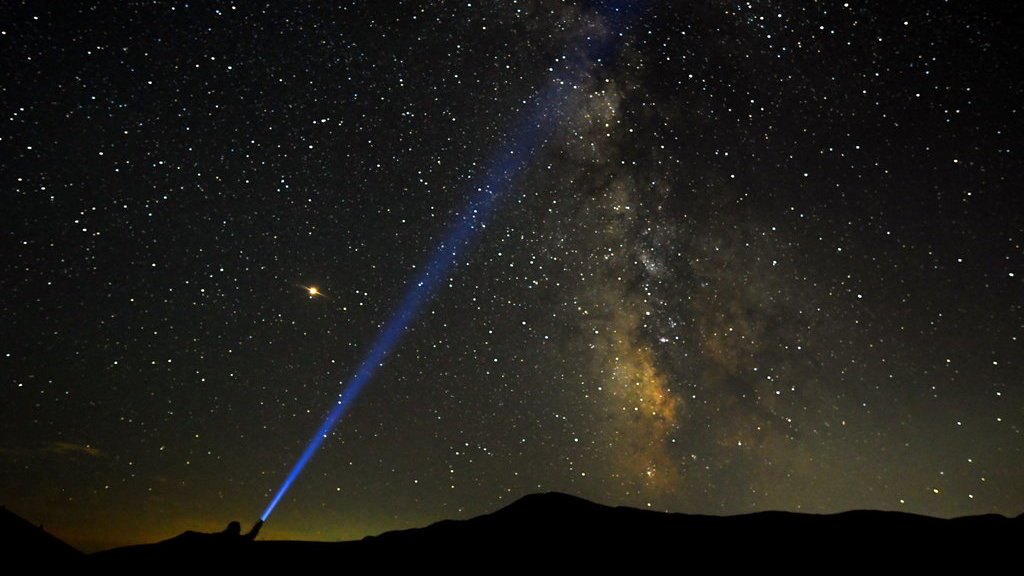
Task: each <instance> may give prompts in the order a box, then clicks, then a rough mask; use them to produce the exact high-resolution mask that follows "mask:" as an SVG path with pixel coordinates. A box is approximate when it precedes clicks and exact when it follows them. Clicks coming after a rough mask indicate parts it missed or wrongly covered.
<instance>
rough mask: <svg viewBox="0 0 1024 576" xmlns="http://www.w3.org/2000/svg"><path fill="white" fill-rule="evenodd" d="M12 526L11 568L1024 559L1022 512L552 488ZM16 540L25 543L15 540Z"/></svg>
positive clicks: (985, 562) (716, 565)
mask: <svg viewBox="0 0 1024 576" xmlns="http://www.w3.org/2000/svg"><path fill="white" fill-rule="evenodd" d="M4 512H5V515H10V516H13V515H12V514H10V513H7V512H6V510H5V511H4ZM19 520H20V519H19ZM21 522H24V521H23V520H22V521H21ZM9 523H10V522H9V520H8V519H5V521H4V524H5V528H4V532H5V533H4V538H3V541H4V542H5V546H4V547H5V548H9V549H8V550H5V551H4V553H3V557H4V558H5V559H6V560H7V562H8V564H9V565H12V562H14V563H15V564H13V565H20V564H21V562H20V560H19V559H24V560H25V561H27V562H29V566H33V565H34V566H38V567H45V566H52V565H63V566H66V567H69V568H76V567H87V568H93V569H100V570H102V571H104V572H127V571H132V572H147V571H151V570H154V569H158V571H160V572H164V571H165V570H166V569H172V570H175V571H183V570H189V571H191V570H204V569H208V568H214V569H231V570H237V569H258V570H261V571H262V570H271V569H277V568H280V569H284V570H288V571H289V572H294V571H296V570H306V569H309V570H315V569H320V568H329V569H330V571H331V572H335V573H336V572H345V571H351V570H364V569H373V570H379V569H384V570H390V569H402V570H403V571H405V570H422V569H429V570H431V571H433V570H436V569H444V570H447V571H456V572H460V573H467V572H470V571H472V572H492V571H495V570H497V571H504V570H505V569H509V568H514V569H519V570H524V569H526V570H532V569H539V570H547V569H552V568H560V569H572V570H573V571H574V572H576V571H579V570H581V569H583V570H591V569H597V570H601V571H607V570H609V569H614V570H620V569H621V570H630V571H645V570H658V571H662V570H670V571H672V572H690V573H693V572H694V571H700V572H703V571H705V570H712V569H714V570H726V571H732V570H736V569H741V570H752V569H758V570H760V569H766V568H772V569H786V570H789V571H798V572H805V573H806V572H812V571H814V572H820V571H825V572H835V571H842V572H846V571H848V570H849V569H851V568H853V569H858V570H871V571H876V570H881V571H886V572H888V571H891V570H914V571H915V572H917V571H919V570H922V569H937V568H941V569H944V571H945V570H950V569H973V570H980V569H999V571H1001V572H1002V571H1009V572H1011V573H1012V572H1016V571H1017V570H1018V569H1019V563H1020V562H1019V558H1020V550H1021V549H1022V547H1024V515H1021V516H1018V517H1016V518H1006V517H1003V516H998V515H986V516H973V517H966V518H956V519H952V520H948V519H937V518H930V517H927V516H917V515H913V514H903V513H898V512H877V511H853V512H845V513H842V514H832V515H810V514H793V513H785V512H764V513H758V514H749V515H744V516H730V517H718V516H695V515H687V514H665V513H660V512H649V511H644V510H636V509H633V508H612V507H608V506H602V505H599V504H594V503H592V502H589V501H586V500H583V499H580V498H576V497H573V496H567V495H564V494H556V493H551V494H535V495H531V496H526V497H524V498H522V499H521V500H519V501H517V502H515V503H513V504H511V505H509V506H508V507H506V508H503V509H501V510H498V511H497V512H494V513H492V514H487V515H484V516H480V517H477V518H473V519H470V520H463V521H451V520H446V521H442V522H438V523H436V524H433V525H431V526H428V527H425V528H417V529H412V530H402V531H396V532H388V533H385V534H382V535H380V536H372V537H367V538H364V539H363V540H359V541H352V542H336V543H326V542H290V541H266V540H256V541H253V542H250V541H245V540H242V539H240V538H237V537H227V536H225V535H222V534H213V535H211V534H199V533H195V532H186V533H184V534H182V535H180V536H177V537H175V538H171V539H170V540H165V541H163V542H159V543H156V544H147V545H141V546H129V547H125V548H117V549H114V550H108V551H105V552H99V553H96V554H91V555H84V554H80V553H78V552H77V551H75V550H74V549H73V548H71V547H70V546H67V545H66V544H63V543H62V542H60V541H59V540H57V539H55V538H53V537H52V536H49V535H46V534H45V533H43V532H42V531H41V530H40V529H38V528H35V527H32V526H31V525H30V524H28V523H27V522H24V524H25V525H27V526H28V527H29V528H30V529H31V530H29V531H28V532H25V534H27V536H25V535H24V534H23V535H22V536H17V535H16V534H15V533H14V532H13V531H12V529H9V527H8V526H7V525H8V524H9ZM22 529H24V526H22ZM19 537H21V538H24V539H25V541H24V542H23V543H20V544H18V543H16V542H14V540H12V539H14V538H19Z"/></svg>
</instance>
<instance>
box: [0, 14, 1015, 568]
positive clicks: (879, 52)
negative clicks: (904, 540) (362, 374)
mask: <svg viewBox="0 0 1024 576" xmlns="http://www.w3.org/2000/svg"><path fill="white" fill-rule="evenodd" d="M1021 24H1022V22H1021V17H1020V15H1019V10H1018V9H1017V8H1015V7H1014V6H1013V5H1012V3H1009V2H985V1H981V0H963V1H940V0H932V1H927V2H926V1H911V2H895V3H894V2H885V1H882V0H876V1H868V2H855V1H850V2H841V1H819V2H812V1H802V0H781V1H758V2H738V3H737V2H720V1H717V0H712V1H710V2H666V1H663V2H653V1H652V2H634V3H627V2H617V3H612V2H592V3H580V2H569V1H555V0H532V1H514V0H508V1H498V0H493V1H478V0H462V1H460V2H431V3H425V2H339V3H337V5H335V6H329V7H328V6H326V5H321V4H319V3H318V4H315V5H314V4H313V3H309V4H306V3H297V2H274V3H268V4H264V3H258V2H242V1H240V2H237V3H235V4H232V3H227V2H215V3H207V2H195V3H191V4H189V3H180V2H145V3H144V2H132V3H128V2H120V1H110V2H103V3H99V4H96V3H85V2H82V3H63V2H61V3H57V2H4V3H3V7H2V8H0V104H2V117H0V121H2V129H0V185H2V192H3V205H2V206H3V207H2V210H0V222H2V232H3V235H2V243H0V266H2V274H0V287H2V290H0V294H2V298H0V311H2V314H3V322H2V323H0V330H2V331H0V346H2V349H0V367H2V371H0V374H2V388H0V503H2V504H4V505H6V506H7V507H8V508H10V509H11V510H13V511H14V512H16V513H18V514H20V515H22V516H25V517H26V518H28V519H29V520H31V521H32V522H34V523H37V524H39V523H41V524H44V525H45V527H46V528H47V529H48V530H49V531H51V532H53V533H55V534H57V535H58V536H60V537H63V538H65V539H67V540H68V541H69V542H70V543H72V544H74V545H78V546H81V547H83V548H85V549H89V550H92V549H97V548H104V547H110V546H114V545H120V544H126V543H135V542H142V541H154V540H157V539H162V538H168V537H171V536H173V535H175V534H177V533H179V532H181V531H183V530H185V529H196V530H205V531H212V530H220V529H222V528H223V527H224V525H225V524H226V523H227V522H228V521H229V520H232V519H239V520H242V521H243V523H244V524H250V523H251V522H253V521H255V520H256V519H257V517H258V516H259V514H260V512H261V511H262V510H263V509H264V507H266V505H267V504H268V502H269V500H270V499H271V497H272V496H273V494H274V493H275V491H276V490H277V488H278V487H279V486H280V484H281V482H282V481H283V480H284V478H285V476H286V475H287V473H288V471H289V469H290V468H291V466H292V465H293V464H294V462H295V461H296V459H297V458H298V456H299V455H300V453H301V452H302V451H303V450H304V449H305V447H306V445H307V443H308V442H309V440H310V438H311V436H313V434H314V433H315V431H316V430H317V428H318V427H319V426H320V424H321V422H322V420H323V417H324V415H325V414H327V412H328V411H329V410H330V409H331V407H332V405H333V404H334V403H335V402H336V401H337V398H338V394H339V393H340V392H341V391H342V389H343V387H344V386H345V383H346V382H347V381H348V380H349V378H350V377H351V376H352V374H353V373H354V372H355V371H356V369H357V368H358V367H359V365H360V363H361V361H362V360H363V358H364V356H365V355H366V354H367V352H368V350H369V349H370V347H371V346H372V345H373V343H374V341H375V339H376V338H377V336H378V334H379V333H380V331H381V328H382V326H384V325H385V324H386V323H387V322H388V320H389V319H390V318H391V317H392V314H393V313H394V311H395V309H396V308H397V307H398V306H399V302H400V301H401V300H402V298H403V297H404V296H405V295H406V294H407V290H408V289H409V287H410V285H414V284H415V283H416V282H417V280H416V279H417V278H418V277H420V274H422V273H423V271H424V269H425V267H427V266H428V262H429V261H430V260H431V258H432V257H433V255H434V254H435V253H436V251H437V250H438V245H439V244H440V243H442V242H444V240H445V238H446V237H447V236H448V235H449V233H450V231H451V230H453V229H459V227H460V226H467V222H469V220H472V222H471V224H472V233H471V235H470V237H469V239H468V241H467V242H466V243H465V244H462V245H459V246H458V249H457V250H456V252H457V258H456V262H455V265H454V267H453V268H451V269H450V270H447V271H446V272H445V273H444V278H443V280H442V281H441V282H440V285H439V286H438V290H437V291H436V292H435V293H434V294H433V296H432V297H431V298H430V299H429V300H428V301H426V302H425V303H424V306H423V308H422V310H421V311H420V313H419V314H418V315H416V316H415V318H414V319H413V320H412V322H411V323H410V325H409V326H408V329H407V330H405V331H404V334H403V336H402V338H401V340H400V341H399V342H398V345H397V346H396V347H395V348H394V350H393V351H392V352H391V354H390V356H388V357H387V359H386V360H385V362H384V363H383V366H382V367H380V369H379V370H378V371H377V372H376V374H375V375H374V377H373V379H372V381H370V382H369V383H368V384H367V385H366V387H365V389H364V390H363V391H362V394H361V395H360V396H359V397H358V399H357V400H356V401H355V402H354V403H353V404H352V406H351V409H350V410H349V411H348V413H347V414H346V415H345V416H344V418H343V419H342V421H341V422H340V424H339V425H338V427H337V428H336V429H334V431H333V432H332V433H331V434H329V435H328V437H327V439H326V441H325V442H324V444H323V447H322V448H321V449H320V451H319V452H318V453H317V454H316V457H315V458H314V459H313V460H312V462H311V464H310V465H309V467H308V468H307V469H306V470H305V472H304V474H303V475H302V476H301V477H299V479H298V480H297V481H296V483H295V484H294V486H293V487H292V489H291V491H290V492H288V493H287V494H286V496H285V497H284V498H283V499H282V500H281V503H280V505H279V506H278V508H277V509H276V511H275V512H274V513H273V515H272V516H271V517H270V519H269V521H268V523H267V525H266V527H265V528H264V531H263V532H262V534H261V536H264V537H267V538H303V539H318V540H339V539H350V538H359V537H362V536H364V535H367V534H375V533H379V532H382V531H385V530H389V529H396V528H404V527H412V526H419V525H425V524H427V523H430V522H433V521H436V520H440V519H444V518H468V517H471V516H474V515H478V514H482V513H485V512H489V511H492V510H495V509H497V508H499V507H501V506H503V505H506V504H508V503H510V502H512V501H513V500H515V499H516V498H518V497H520V496H523V495H525V494H528V493H531V492H538V491H550V490H558V491H564V492H569V493H573V494H577V495H580V496H583V497H586V498H589V499H592V500H595V501H598V502H602V503H606V504H614V505H629V506H637V507H650V508H652V509H656V510H668V511H676V512H689V513H708V514H739V513H746V512H752V511H757V510H768V509H779V510H792V511H804V512H838V511H843V510H848V509H856V508H873V509H884V510H903V511H909V512H916V513H923V514H930V515H937V516H958V515H967V514H981V513H989V512H996V513H1001V514H1005V515H1017V514H1020V513H1021V512H1024V433H1022V431H1024V381H1022V376H1021V374H1022V363H1024V308H1022V306H1024V285H1022V281H1024V251H1022V247H1021V246H1022V242H1024V196H1022V193H1024V188H1022V185H1024V182H1022V174H1024V163H1022V162H1021V156H1020V155H1021V148H1022V144H1024V142H1022V128H1024V126H1022V118H1021V115H1022V112H1021V109H1020V108H1021V106H1022V102H1024V76H1022V73H1021V72H1020V70H1019V69H1018V68H1017V65H1018V64H1019V59H1020V54H1021V53H1024V46H1022V45H1021V40H1020V39H1021V36H1020V33H1019V32H1020V30H1021ZM529 141H533V142H534V143H533V144H530V145H528V144H526V143H525V142H529ZM507 157H513V158H514V159H515V162H506V161H505V160H504V159H505V158H507ZM495 174H497V176H499V178H495V176H494V175H495ZM481 190H483V191H484V192H485V193H486V194H489V195H490V197H493V201H494V202H495V204H494V207H493V211H492V212H491V213H490V214H489V215H487V214H477V215H472V214H471V215H470V216H472V217H471V218H468V217H467V216H466V211H467V205H470V204H471V203H472V202H474V199H475V198H477V197H478V196H479V194H480V192H481ZM467 218H468V219H467ZM311 288H316V291H315V293H313V292H311V290H310V289H311Z"/></svg>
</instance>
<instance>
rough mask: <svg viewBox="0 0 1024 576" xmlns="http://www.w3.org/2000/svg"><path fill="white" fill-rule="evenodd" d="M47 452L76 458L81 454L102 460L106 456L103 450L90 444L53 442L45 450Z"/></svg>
mask: <svg viewBox="0 0 1024 576" xmlns="http://www.w3.org/2000/svg"><path fill="white" fill-rule="evenodd" d="M44 449H45V451H46V452H49V453H51V454H58V455H60V456H76V455H79V454H82V455H85V456H92V457H94V458H102V457H103V456H105V454H104V453H103V451H102V450H100V449H99V448H96V447H94V446H90V445H89V444H75V443H73V442H59V441H56V442H51V443H49V444H47V445H46V447H45V448H44Z"/></svg>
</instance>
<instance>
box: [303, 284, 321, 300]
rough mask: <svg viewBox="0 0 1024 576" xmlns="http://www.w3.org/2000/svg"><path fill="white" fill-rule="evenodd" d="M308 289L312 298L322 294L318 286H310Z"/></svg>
mask: <svg viewBox="0 0 1024 576" xmlns="http://www.w3.org/2000/svg"><path fill="white" fill-rule="evenodd" d="M306 290H307V291H308V292H309V297H310V298H312V297H314V296H319V295H320V289H319V288H317V287H316V286H310V287H308V288H306Z"/></svg>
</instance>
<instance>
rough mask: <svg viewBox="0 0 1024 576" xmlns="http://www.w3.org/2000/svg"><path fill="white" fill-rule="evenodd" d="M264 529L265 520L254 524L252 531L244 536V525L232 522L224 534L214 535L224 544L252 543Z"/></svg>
mask: <svg viewBox="0 0 1024 576" xmlns="http://www.w3.org/2000/svg"><path fill="white" fill-rule="evenodd" d="M262 527H263V520H260V521H258V522H256V523H255V524H253V526H252V530H249V532H247V533H246V534H242V524H241V523H239V522H238V520H232V521H231V522H228V527H227V528H225V529H224V531H223V532H218V533H216V534H213V536H216V537H218V538H220V539H222V540H223V541H224V542H252V541H253V540H255V539H256V535H257V534H259V533H260V528H262Z"/></svg>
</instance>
